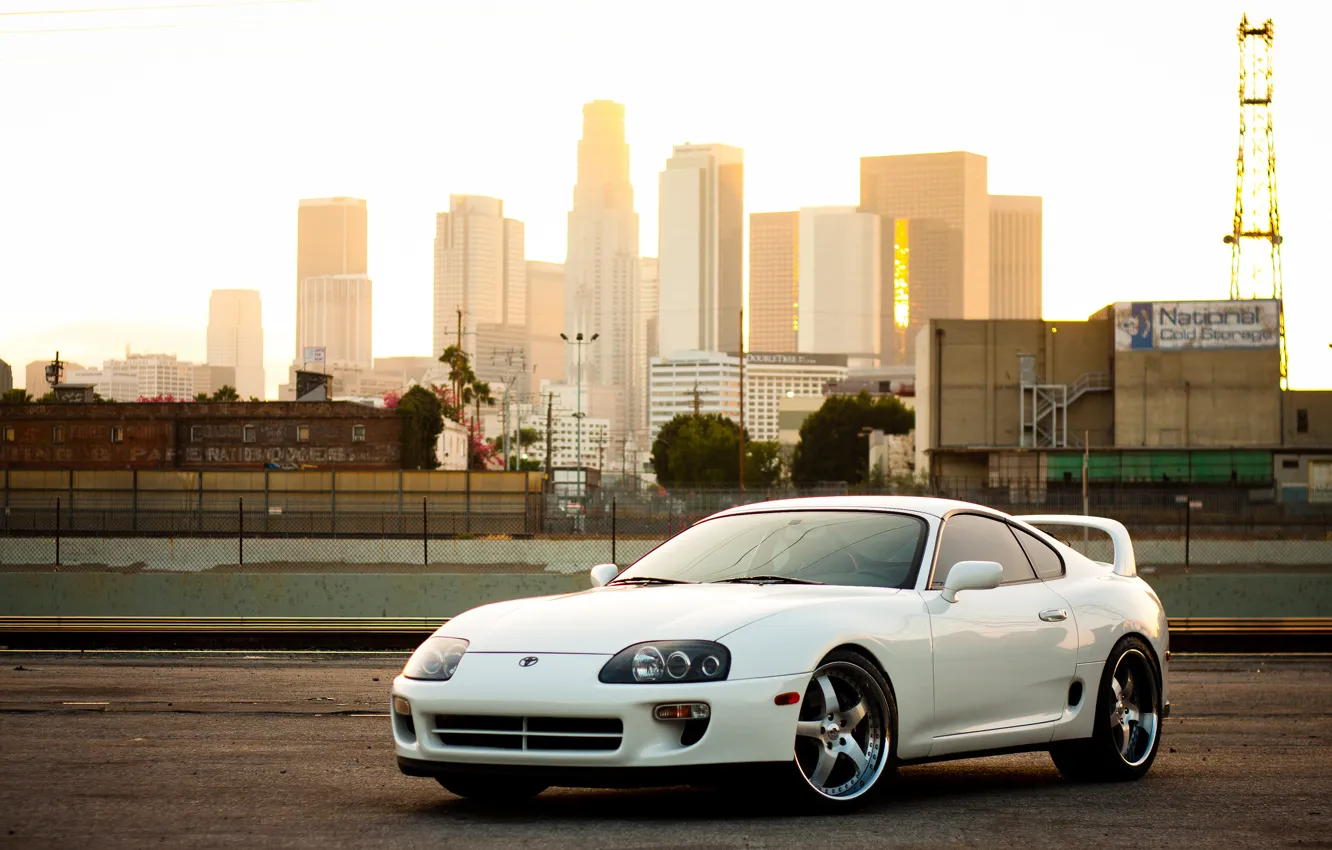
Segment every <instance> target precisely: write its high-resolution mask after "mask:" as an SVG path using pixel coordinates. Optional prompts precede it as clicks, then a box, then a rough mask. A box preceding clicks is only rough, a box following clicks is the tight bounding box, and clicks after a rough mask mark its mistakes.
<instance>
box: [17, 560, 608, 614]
mask: <svg viewBox="0 0 1332 850" xmlns="http://www.w3.org/2000/svg"><path fill="white" fill-rule="evenodd" d="M590 586H591V582H590V580H589V578H588V576H587V575H586V574H582V575H558V574H553V573H529V574H495V573H492V574H476V575H457V574H451V573H399V574H370V573H201V574H189V573H128V574H126V573H95V572H80V573H49V572H46V573H22V572H10V573H0V616H48V617H426V618H438V619H440V620H443V619H445V618H448V617H452V616H455V615H457V614H461V613H462V612H463V611H466V610H467V609H469V608H474V607H476V606H477V605H484V604H486V603H488V602H499V601H502V600H505V599H517V598H519V597H527V596H545V595H549V594H557V593H573V592H576V591H579V590H586V589H587V588H589V587H590Z"/></svg>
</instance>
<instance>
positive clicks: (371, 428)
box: [0, 402, 402, 471]
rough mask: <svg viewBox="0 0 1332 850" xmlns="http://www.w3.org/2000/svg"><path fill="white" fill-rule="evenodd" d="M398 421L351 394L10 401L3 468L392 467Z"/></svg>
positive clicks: (3, 425)
mask: <svg viewBox="0 0 1332 850" xmlns="http://www.w3.org/2000/svg"><path fill="white" fill-rule="evenodd" d="M401 432H402V422H401V420H400V419H399V418H398V416H397V414H395V413H394V412H393V411H391V410H385V409H381V408H374V407H368V406H366V405H362V404H352V403H350V402H311V403H295V402H292V403H283V402H237V403H173V402H163V403H155V402H143V403H135V404H114V403H108V404H7V405H4V406H3V407H0V469H6V470H9V469H70V468H74V469H122V470H132V469H180V470H216V471H226V470H244V469H264V468H279V469H370V470H373V469H383V470H389V469H399V468H400V467H401V464H400V462H399V457H400V452H401V447H400V440H401Z"/></svg>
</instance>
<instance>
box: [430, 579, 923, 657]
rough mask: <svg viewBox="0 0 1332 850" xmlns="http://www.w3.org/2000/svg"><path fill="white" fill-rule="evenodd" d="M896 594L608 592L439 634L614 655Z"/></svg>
mask: <svg viewBox="0 0 1332 850" xmlns="http://www.w3.org/2000/svg"><path fill="white" fill-rule="evenodd" d="M899 592H900V591H897V590H893V589H889V588H867V587H836V586H819V585H753V584H679V585H650V586H646V587H631V586H609V587H599V588H595V589H593V590H587V591H583V592H581V593H572V594H568V595H565V596H543V597H538V598H535V599H515V600H512V601H509V602H497V603H495V604H492V605H484V606H482V607H480V608H474V609H472V610H471V611H468V612H466V613H464V614H461V615H459V616H457V617H455V618H453V619H452V620H450V621H449V622H448V623H446V624H445V625H444V626H442V627H441V628H440V629H439V630H438V631H437V632H436V634H440V635H448V636H451V637H459V638H465V639H466V640H468V641H470V645H469V646H468V649H467V651H468V652H571V653H572V652H578V653H593V654H605V655H612V654H614V653H616V652H619V651H620V650H621V649H624V648H625V647H626V646H629V645H630V644H634V643H638V642H640V641H648V640H717V639H719V638H721V637H722V636H723V635H725V634H727V633H728V632H732V631H735V630H736V629H738V628H740V627H742V626H746V625H748V624H750V623H753V622H755V621H756V620H761V619H763V618H764V617H769V616H772V615H773V614H776V613H779V612H782V611H787V610H790V609H792V608H798V607H801V606H805V605H817V604H824V603H829V602H835V601H836V600H837V599H840V598H844V597H848V596H854V597H856V598H860V599H863V598H864V597H865V595H866V594H867V593H868V594H882V595H884V596H891V595H893V594H896V593H899Z"/></svg>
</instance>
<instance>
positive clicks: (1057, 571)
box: [1012, 526, 1064, 579]
mask: <svg viewBox="0 0 1332 850" xmlns="http://www.w3.org/2000/svg"><path fill="white" fill-rule="evenodd" d="M1012 528H1013V534H1014V535H1015V536H1016V537H1017V539H1018V543H1019V544H1021V545H1022V551H1023V552H1026V553H1027V560H1029V561H1031V566H1032V568H1033V569H1035V570H1036V575H1038V576H1040V577H1041V578H1043V579H1052V578H1059V577H1060V576H1062V575H1063V574H1064V559H1063V558H1061V557H1059V553H1058V552H1056V551H1055V550H1054V549H1053V548H1051V547H1050V544H1048V543H1046V542H1045V541H1044V540H1041V539H1040V538H1039V537H1037V536H1036V535H1034V534H1032V533H1031V532H1029V531H1024V530H1022V529H1021V528H1018V527H1017V526H1012Z"/></svg>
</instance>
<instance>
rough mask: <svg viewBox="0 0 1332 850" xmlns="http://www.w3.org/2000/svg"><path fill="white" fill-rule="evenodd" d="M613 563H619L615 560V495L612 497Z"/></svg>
mask: <svg viewBox="0 0 1332 850" xmlns="http://www.w3.org/2000/svg"><path fill="white" fill-rule="evenodd" d="M611 563H612V564H618V563H619V561H617V560H615V497H614V496H612V497H611Z"/></svg>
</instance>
